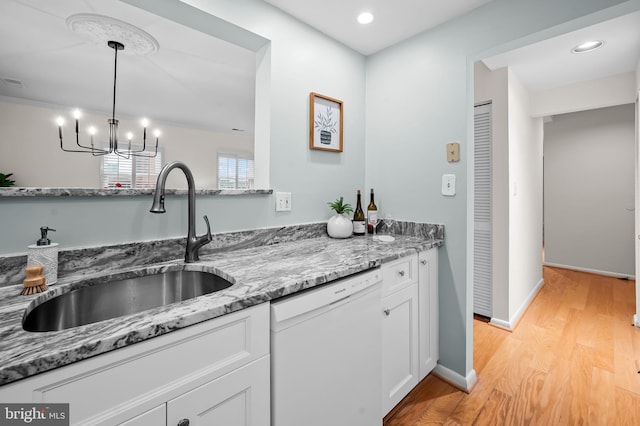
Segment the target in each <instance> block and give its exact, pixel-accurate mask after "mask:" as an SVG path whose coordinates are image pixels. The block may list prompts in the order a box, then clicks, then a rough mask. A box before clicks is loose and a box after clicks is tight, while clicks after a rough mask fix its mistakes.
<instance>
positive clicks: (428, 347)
mask: <svg viewBox="0 0 640 426" xmlns="http://www.w3.org/2000/svg"><path fill="white" fill-rule="evenodd" d="M438 306H439V304H438V249H436V248H432V249H431V250H426V251H423V252H420V254H419V255H418V309H419V311H420V319H419V322H418V330H419V332H420V338H419V339H418V340H420V380H422V379H424V378H425V377H426V376H427V374H429V373H430V372H431V370H433V369H434V368H435V366H436V364H437V363H438V357H439V349H438V348H439V346H438V340H439V336H438V312H439V311H438Z"/></svg>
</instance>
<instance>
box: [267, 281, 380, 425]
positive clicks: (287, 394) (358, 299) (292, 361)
mask: <svg viewBox="0 0 640 426" xmlns="http://www.w3.org/2000/svg"><path fill="white" fill-rule="evenodd" d="M381 282H382V273H381V271H380V270H379V269H377V270H374V271H368V272H364V273H360V274H357V275H353V276H350V277H347V278H344V279H341V280H339V281H335V282H333V283H329V284H326V285H323V286H321V287H318V288H312V289H310V290H306V291H303V292H302V293H298V294H294V295H292V296H289V297H286V298H283V299H280V300H276V301H274V302H272V303H271V425H272V426H375V425H381V424H382V409H381V396H380V395H381V393H382V388H381V386H382V385H381V382H382V375H381V366H382V362H381V351H380V350H381V345H382V342H381V319H380V318H381V317H380V316H381V313H380V306H381V305H380V303H381V302H380V299H381Z"/></svg>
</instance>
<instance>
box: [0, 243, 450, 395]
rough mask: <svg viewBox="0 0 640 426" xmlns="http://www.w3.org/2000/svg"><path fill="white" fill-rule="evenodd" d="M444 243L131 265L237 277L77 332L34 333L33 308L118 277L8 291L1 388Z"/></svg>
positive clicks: (283, 250)
mask: <svg viewBox="0 0 640 426" xmlns="http://www.w3.org/2000/svg"><path fill="white" fill-rule="evenodd" d="M442 244H443V240H441V239H436V240H433V241H428V240H426V239H424V238H421V237H414V236H396V239H395V241H393V242H382V241H377V240H372V238H371V237H353V238H349V239H345V240H334V239H331V238H329V237H327V236H324V237H316V238H308V239H303V240H300V241H293V242H287V243H281V244H274V245H269V246H260V247H253V248H246V249H241V250H233V251H227V252H222V253H216V254H211V255H206V256H202V255H201V258H200V261H199V262H196V263H191V264H185V263H184V261H183V260H181V259H180V260H173V261H169V262H163V263H158V264H154V265H146V266H143V267H138V268H126V269H122V270H121V271H120V272H119V275H121V276H120V278H128V277H134V276H139V275H147V274H149V273H154V272H162V271H166V270H180V269H184V270H205V271H210V272H215V273H217V274H219V275H221V276H222V277H224V278H226V279H228V280H229V281H231V282H233V283H234V285H232V286H231V287H229V288H227V289H224V290H221V291H218V292H216V293H212V294H209V295H204V296H200V297H198V298H195V299H190V300H185V301H183V302H179V303H174V304H171V305H167V306H162V307H158V308H153V309H150V310H147V311H144V312H140V313H137V314H132V315H127V316H123V317H118V318H114V319H110V320H105V321H100V322H97V323H93V324H87V325H84V326H79V327H74V328H72V329H67V330H61V331H53V332H43V333H34V332H27V331H24V330H23V329H22V317H23V314H24V311H25V309H27V308H33V306H31V305H30V304H31V303H32V302H34V301H36V302H34V305H35V304H39V303H40V301H43V300H46V299H50V298H52V297H55V296H56V295H58V294H61V293H63V292H66V291H69V290H71V289H74V288H77V287H82V286H85V285H87V284H88V283H99V282H102V281H107V280H109V277H110V276H112V275H113V273H110V274H108V275H105V274H104V273H102V274H94V275H91V274H89V275H86V274H84V275H82V276H79V275H76V276H73V275H71V276H67V277H65V278H64V279H60V280H59V281H58V283H57V284H55V285H54V286H52V287H50V290H49V291H47V292H45V293H41V294H39V295H33V296H19V295H18V294H19V293H20V290H21V286H16V285H14V286H8V287H1V288H0V385H4V384H7V383H11V382H13V381H16V380H20V379H23V378H26V377H29V376H32V375H35V374H38V373H41V372H45V371H48V370H52V369H54V368H57V367H61V366H64V365H67V364H71V363H73V362H76V361H80V360H83V359H86V358H89V357H92V356H94V355H98V354H102V353H105V352H108V351H111V350H114V349H118V348H121V347H124V346H127V345H130V344H133V343H136V342H140V341H143V340H146V339H150V338H153V337H156V336H159V335H162V334H165V333H168V332H171V331H173V330H177V329H181V328H184V327H187V326H189V325H193V324H196V323H199V322H202V321H206V320H209V319H212V318H215V317H219V316H222V315H225V314H227V313H230V312H234V311H238V310H241V309H244V308H247V307H249V306H253V305H257V304H260V303H263V302H267V301H270V300H274V299H277V298H279V297H282V296H286V295H289V294H292V293H295V292H297V291H300V290H304V289H307V288H311V287H315V286H318V285H322V284H324V283H327V282H329V281H333V280H336V279H339V278H342V277H346V276H349V275H352V274H355V273H358V272H361V271H365V270H368V269H372V268H376V267H378V266H380V265H381V263H383V262H388V261H390V260H395V259H398V258H400V257H403V256H407V255H410V254H413V253H416V251H423V250H428V249H430V248H432V247H437V246H441V245H442Z"/></svg>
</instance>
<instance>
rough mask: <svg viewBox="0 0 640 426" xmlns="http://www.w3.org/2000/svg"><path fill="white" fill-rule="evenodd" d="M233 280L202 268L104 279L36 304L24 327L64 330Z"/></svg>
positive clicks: (210, 289) (201, 292)
mask: <svg viewBox="0 0 640 426" xmlns="http://www.w3.org/2000/svg"><path fill="white" fill-rule="evenodd" d="M232 284H233V283H231V282H229V281H227V280H226V279H224V278H222V277H220V276H218V275H215V274H212V273H208V272H202V271H172V272H165V273H160V274H152V275H145V276H142V277H133V278H128V279H121V280H114V281H109V282H104V283H100V284H96V285H92V286H88V287H82V288H78V289H75V290H72V291H70V292H68V293H64V294H61V295H59V296H56V297H54V298H52V299H49V300H47V301H46V302H44V303H42V304H40V305H38V306H36V307H35V308H34V309H33V310H32V311H31V312H28V313H27V314H26V315H25V317H24V318H23V320H22V327H23V328H24V329H25V330H26V331H57V330H64V329H67V328H72V327H77V326H80V325H85V324H91V323H94V322H98V321H102V320H106V319H111V318H116V317H119V316H122V315H128V314H134V313H136V312H142V311H145V310H147V309H151V308H155V307H158V306H164V305H169V304H171V303H176V302H180V301H183V300H187V299H192V298H194V297H198V296H202V295H204V294H209V293H213V292H216V291H220V290H224V289H225V288H228V287H230V286H231V285H232Z"/></svg>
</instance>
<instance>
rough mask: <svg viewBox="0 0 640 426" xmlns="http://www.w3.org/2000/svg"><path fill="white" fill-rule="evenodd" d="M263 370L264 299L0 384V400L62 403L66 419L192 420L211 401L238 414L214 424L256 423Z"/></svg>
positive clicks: (261, 420)
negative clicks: (151, 337) (194, 323)
mask: <svg viewBox="0 0 640 426" xmlns="http://www.w3.org/2000/svg"><path fill="white" fill-rule="evenodd" d="M269 371H270V367H269V304H268V303H263V304H261V305H256V306H253V307H250V308H247V309H243V310H241V311H237V312H233V313H231V314H227V315H224V316H222V317H218V318H214V319H212V320H209V321H205V322H202V323H200V324H196V325H193V326H190V327H186V328H184V329H180V330H176V331H174V332H171V333H168V334H165V335H162V336H159V337H156V338H153V339H149V340H146V341H143V342H140V343H136V344H133V345H130V346H127V347H124V348H121V349H118V350H115V351H111V352H107V353H105V354H102V355H99V356H95V357H92V358H89V359H86V360H83V361H79V362H76V363H73V364H69V365H67V366H64V367H61V368H58V369H55V370H52V371H49V372H45V373H42V374H38V375H35V376H32V377H30V378H27V379H24V380H20V381H17V382H15V383H10V384H7V385H4V386H1V387H0V401H2V402H3V403H10V402H16V403H25V402H36V403H47V402H64V403H69V404H70V407H69V408H70V418H71V424H72V425H120V424H124V425H127V426H139V425H144V426H146V425H153V426H156V425H163V424H165V422H166V423H167V424H169V425H177V423H178V422H174V420H175V419H178V421H179V420H180V419H183V418H193V421H190V424H191V425H194V424H196V425H197V424H205V423H202V422H200V423H198V420H197V419H198V416H199V415H200V414H201V413H202V412H204V411H206V410H207V409H208V408H212V407H216V409H217V408H220V409H221V410H226V411H225V412H224V413H223V412H222V411H220V412H219V413H221V414H216V415H219V416H220V418H234V416H236V417H235V418H237V419H240V423H234V422H233V421H231V420H230V421H229V422H223V423H221V424H225V425H234V424H242V425H252V426H258V425H265V424H268V423H265V421H266V422H268V419H269V403H268V401H269ZM216 392H218V393H216ZM202 395H208V396H202ZM265 401H266V402H265ZM243 404H244V405H243ZM176 407H178V408H176ZM181 407H186V408H185V411H184V413H183V412H181V411H180V408H181ZM176 410H178V411H176ZM214 411H216V410H214ZM225 416H226V417H225ZM242 416H245V417H242ZM246 416H249V418H248V419H247V418H246ZM242 418H244V420H242ZM162 419H165V421H162ZM265 419H266V420H265ZM234 421H235V420H234ZM172 422H173V423H172ZM207 423H208V422H207Z"/></svg>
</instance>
